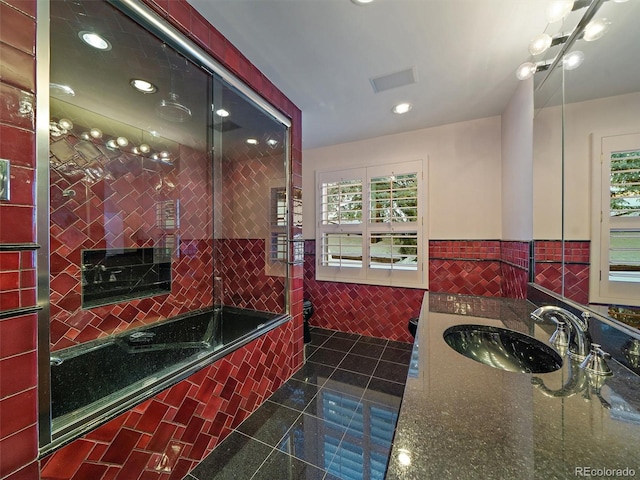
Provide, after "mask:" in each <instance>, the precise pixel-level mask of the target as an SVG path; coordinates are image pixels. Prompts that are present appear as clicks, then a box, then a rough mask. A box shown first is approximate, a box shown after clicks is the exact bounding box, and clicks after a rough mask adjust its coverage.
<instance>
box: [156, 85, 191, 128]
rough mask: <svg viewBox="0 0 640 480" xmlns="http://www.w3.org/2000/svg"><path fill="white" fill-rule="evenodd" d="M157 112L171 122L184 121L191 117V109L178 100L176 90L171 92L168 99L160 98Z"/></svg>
mask: <svg viewBox="0 0 640 480" xmlns="http://www.w3.org/2000/svg"><path fill="white" fill-rule="evenodd" d="M156 113H157V114H158V116H159V117H160V118H162V119H164V120H168V121H169V122H176V123H183V122H186V121H187V120H189V119H190V118H191V110H190V109H189V108H188V107H186V106H185V105H183V104H182V103H180V102H179V101H178V95H177V94H176V93H174V92H169V98H168V99H165V100H160V103H158V106H157V107H156Z"/></svg>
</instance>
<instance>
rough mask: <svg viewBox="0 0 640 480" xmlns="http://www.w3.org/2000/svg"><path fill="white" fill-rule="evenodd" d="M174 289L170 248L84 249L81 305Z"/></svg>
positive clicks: (161, 292)
mask: <svg viewBox="0 0 640 480" xmlns="http://www.w3.org/2000/svg"><path fill="white" fill-rule="evenodd" d="M169 293H171V250H168V249H165V248H149V247H146V248H123V249H109V250H83V251H82V308H93V307H98V306H101V305H108V304H111V303H120V302H124V301H127V300H131V299H134V298H144V297H151V296H155V295H167V294H169Z"/></svg>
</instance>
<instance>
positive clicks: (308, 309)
mask: <svg viewBox="0 0 640 480" xmlns="http://www.w3.org/2000/svg"><path fill="white" fill-rule="evenodd" d="M311 315H313V303H311V300H305V301H304V302H302V316H303V317H304V343H309V342H310V341H311V331H310V330H309V319H310V318H311Z"/></svg>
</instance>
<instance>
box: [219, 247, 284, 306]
mask: <svg viewBox="0 0 640 480" xmlns="http://www.w3.org/2000/svg"><path fill="white" fill-rule="evenodd" d="M215 255H217V258H223V259H229V261H225V262H222V263H221V264H220V265H219V268H220V270H219V273H216V276H220V277H221V278H222V279H223V285H224V296H223V304H224V305H229V306H234V307H240V308H250V309H253V310H262V311H265V312H274V313H285V312H284V311H283V305H284V292H285V288H284V287H285V285H284V278H283V277H275V276H270V275H266V274H265V241H264V240H263V239H258V240H250V239H218V240H216V241H215Z"/></svg>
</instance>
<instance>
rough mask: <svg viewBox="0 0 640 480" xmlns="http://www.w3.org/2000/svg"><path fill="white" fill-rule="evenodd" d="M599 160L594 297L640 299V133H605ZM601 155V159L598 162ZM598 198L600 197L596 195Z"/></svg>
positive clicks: (602, 299)
mask: <svg viewBox="0 0 640 480" xmlns="http://www.w3.org/2000/svg"><path fill="white" fill-rule="evenodd" d="M598 140H600V141H601V145H600V147H601V148H600V149H598V150H594V151H599V153H600V158H599V159H596V161H595V162H594V187H595V188H594V191H595V192H597V193H596V195H595V196H594V202H593V205H594V208H593V209H594V212H593V214H594V217H595V218H594V222H593V223H594V230H595V231H594V234H593V236H592V238H593V248H592V264H591V269H592V271H591V274H590V277H591V279H592V280H591V298H590V301H592V302H596V303H622V304H627V305H638V302H639V301H640V300H639V299H640V134H631V135H616V136H609V137H601V139H598ZM597 160H599V162H598V161H597ZM596 197H597V198H596Z"/></svg>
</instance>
